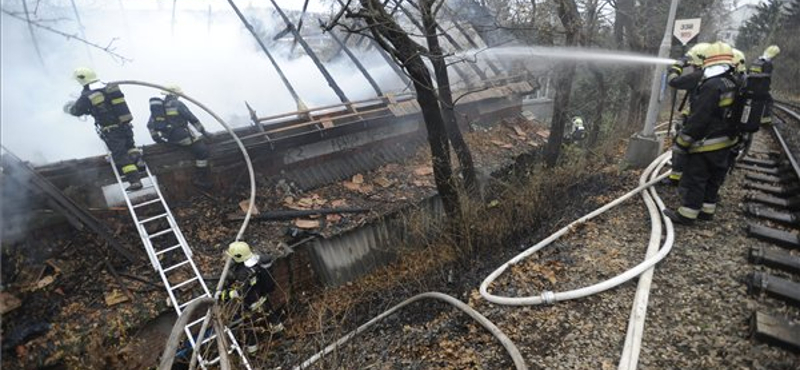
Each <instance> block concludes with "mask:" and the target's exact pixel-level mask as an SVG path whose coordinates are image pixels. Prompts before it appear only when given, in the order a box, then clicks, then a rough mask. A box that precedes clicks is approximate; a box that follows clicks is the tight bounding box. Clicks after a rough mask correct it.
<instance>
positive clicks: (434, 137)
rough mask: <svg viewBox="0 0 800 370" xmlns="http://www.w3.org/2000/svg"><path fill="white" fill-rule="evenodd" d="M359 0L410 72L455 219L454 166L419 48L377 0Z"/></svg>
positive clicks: (439, 182) (437, 176) (440, 185)
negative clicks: (452, 165)
mask: <svg viewBox="0 0 800 370" xmlns="http://www.w3.org/2000/svg"><path fill="white" fill-rule="evenodd" d="M360 1H361V6H362V8H363V11H362V13H361V15H362V16H363V17H364V19H365V20H366V22H367V25H368V26H369V28H370V32H372V33H373V36H374V37H375V39H376V40H377V41H378V42H379V44H380V45H381V47H382V48H384V49H386V50H387V51H389V52H391V53H394V54H395V57H396V59H397V60H399V61H402V63H403V67H404V68H405V69H406V71H407V72H408V74H409V76H411V80H412V81H413V83H414V90H415V91H416V92H417V102H418V103H419V106H420V108H421V109H422V117H423V119H424V120H425V128H426V129H427V131H428V143H429V144H430V147H431V161H432V164H433V178H434V181H435V183H436V189H437V190H438V191H439V195H440V196H441V197H442V204H443V205H444V210H445V212H446V213H447V216H448V217H449V219H450V220H458V219H459V218H460V215H461V207H460V204H459V200H458V192H457V191H456V187H455V183H454V181H453V169H452V167H451V165H450V145H449V143H448V139H447V130H446V129H445V127H444V120H443V119H442V113H441V110H440V108H439V100H438V98H437V96H436V94H435V93H434V91H433V80H432V79H431V75H430V72H429V71H428V68H427V67H426V66H425V63H424V62H423V61H422V57H421V54H422V52H421V51H422V50H421V49H422V48H421V47H420V46H419V45H418V44H416V43H415V42H414V41H413V40H411V38H410V37H409V36H408V34H407V33H405V32H404V31H403V29H402V28H401V27H400V26H399V25H398V24H397V23H396V22H395V20H394V19H393V18H392V17H391V16H390V15H389V14H387V13H386V11H385V10H384V9H383V5H382V4H381V3H380V1H379V0H360ZM384 40H386V41H388V42H389V43H391V46H389V45H387V44H386V43H385V42H384Z"/></svg>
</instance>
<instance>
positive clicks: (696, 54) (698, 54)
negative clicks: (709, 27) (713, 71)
mask: <svg viewBox="0 0 800 370" xmlns="http://www.w3.org/2000/svg"><path fill="white" fill-rule="evenodd" d="M709 45H711V44H709V43H707V42H701V43H698V44H695V45H694V46H692V47H691V49H689V51H687V52H686V56H687V57H689V64H691V65H693V66H697V67H700V66H702V65H703V59H706V49H708V46H709Z"/></svg>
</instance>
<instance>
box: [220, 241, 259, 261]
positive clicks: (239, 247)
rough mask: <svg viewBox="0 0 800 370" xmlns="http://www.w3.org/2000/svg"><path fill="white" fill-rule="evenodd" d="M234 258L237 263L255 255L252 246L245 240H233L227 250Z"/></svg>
mask: <svg viewBox="0 0 800 370" xmlns="http://www.w3.org/2000/svg"><path fill="white" fill-rule="evenodd" d="M225 253H227V254H228V256H230V257H231V258H233V260H234V261H235V262H237V263H242V262H244V261H247V260H248V259H250V258H252V257H253V252H252V251H251V250H250V246H249V245H247V243H245V242H233V243H231V244H230V245H228V250H227V251H226V252H225Z"/></svg>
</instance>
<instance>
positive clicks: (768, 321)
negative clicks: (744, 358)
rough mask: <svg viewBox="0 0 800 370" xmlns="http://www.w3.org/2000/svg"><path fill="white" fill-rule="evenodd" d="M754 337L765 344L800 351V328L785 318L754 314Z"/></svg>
mask: <svg viewBox="0 0 800 370" xmlns="http://www.w3.org/2000/svg"><path fill="white" fill-rule="evenodd" d="M751 320H752V321H751V324H750V327H751V330H752V336H753V337H754V338H756V339H757V340H760V341H762V342H765V343H770V344H774V345H776V346H780V347H783V348H786V349H789V350H793V351H799V350H800V327H798V325H797V324H795V323H793V322H791V321H789V320H786V319H784V318H780V317H775V316H771V315H768V314H766V313H763V312H758V311H756V312H754V313H753V318H752V319H751Z"/></svg>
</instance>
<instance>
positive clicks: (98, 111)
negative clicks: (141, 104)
mask: <svg viewBox="0 0 800 370" xmlns="http://www.w3.org/2000/svg"><path fill="white" fill-rule="evenodd" d="M73 77H74V78H75V81H77V82H78V83H79V84H80V85H81V86H83V90H82V91H81V96H80V98H78V100H76V101H69V102H67V103H66V104H65V105H64V112H66V113H69V114H71V115H73V116H76V117H80V116H85V115H91V116H92V117H93V118H94V125H95V130H96V131H97V134H98V135H99V136H100V138H101V139H102V140H103V141H104V142H105V143H106V147H108V150H109V151H110V152H111V157H112V158H113V159H114V163H116V165H117V166H118V167H119V169H120V170H121V172H122V175H123V177H124V178H125V180H126V181H127V182H128V183H129V185H128V187H127V189H126V190H127V191H134V190H139V189H141V188H142V182H141V181H140V176H139V169H140V168H139V167H143V166H144V162H142V152H141V150H140V149H139V148H137V147H136V144H135V143H134V141H133V126H132V125H131V121H132V120H133V116H132V115H131V111H130V109H129V108H128V103H126V102H125V95H124V94H122V91H121V90H120V89H119V86H117V85H114V84H110V85H106V84H105V83H103V82H101V81H100V79H99V78H98V77H97V74H96V73H95V72H94V71H93V70H92V69H90V68H86V67H80V68H76V69H75V71H74V72H73Z"/></svg>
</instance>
